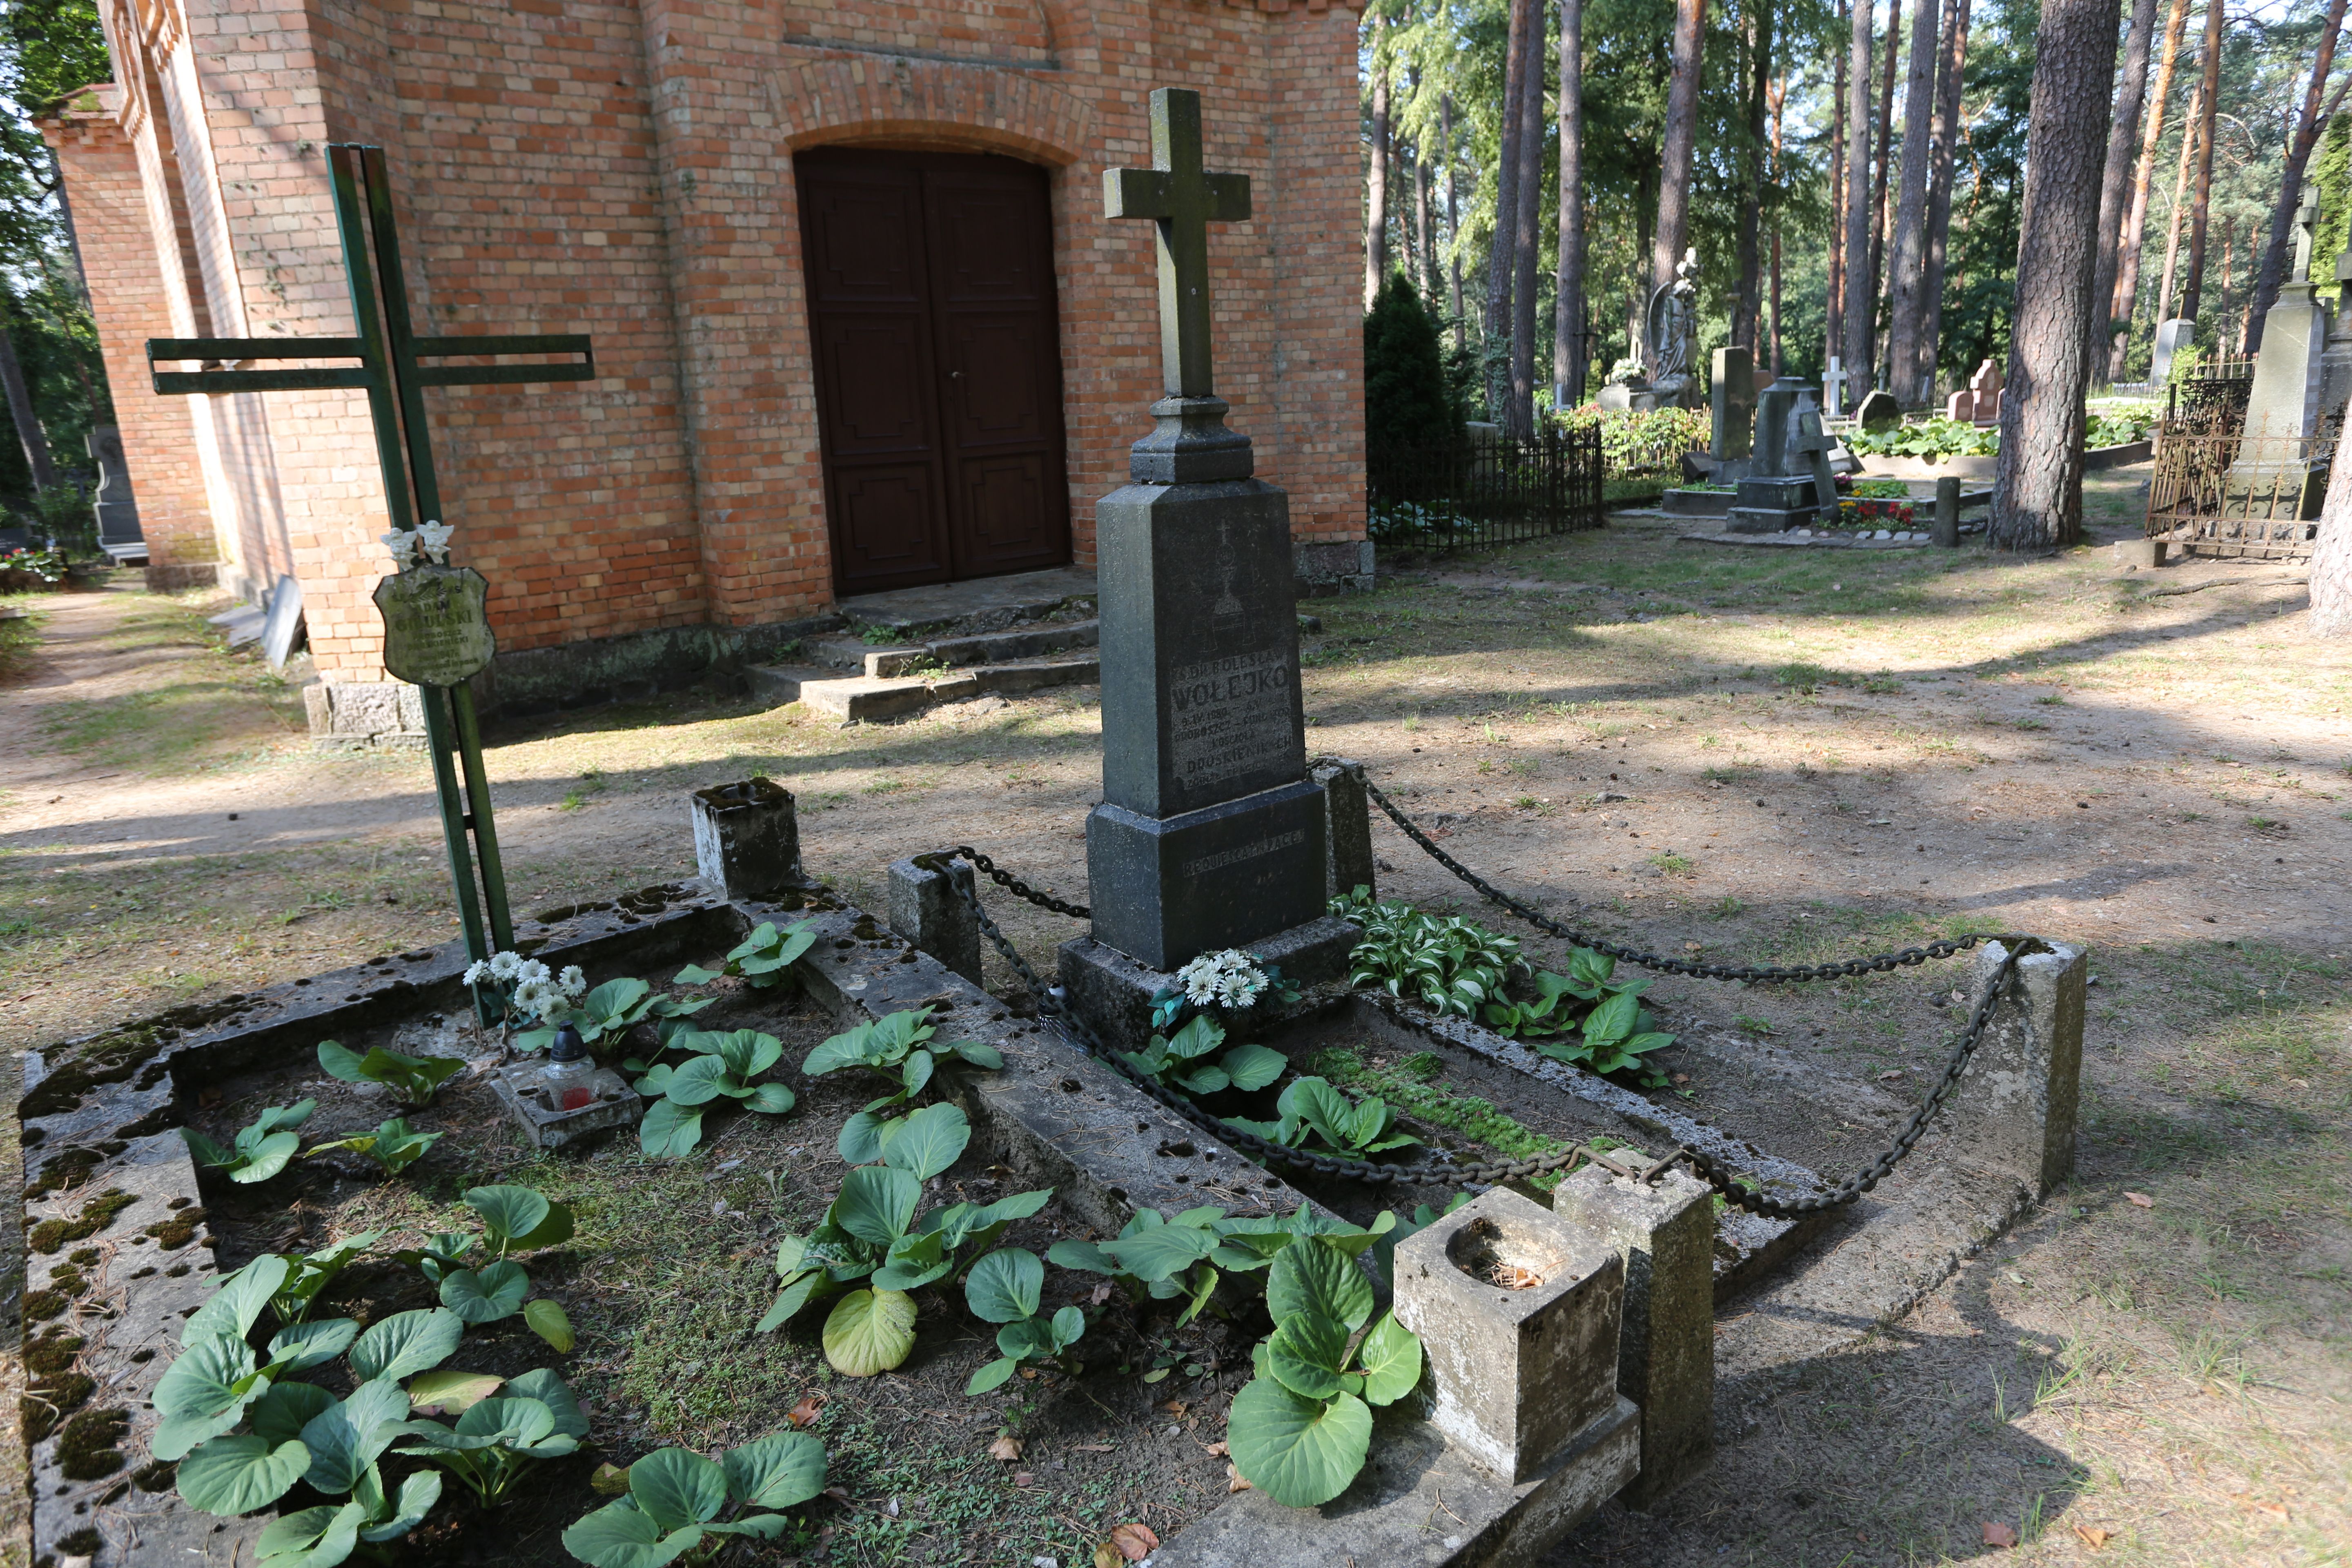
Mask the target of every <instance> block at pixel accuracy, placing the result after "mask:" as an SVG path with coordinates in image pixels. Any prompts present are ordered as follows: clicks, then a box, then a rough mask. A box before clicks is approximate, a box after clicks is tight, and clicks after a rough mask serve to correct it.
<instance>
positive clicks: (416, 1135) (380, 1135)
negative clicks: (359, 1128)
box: [302, 1116, 444, 1176]
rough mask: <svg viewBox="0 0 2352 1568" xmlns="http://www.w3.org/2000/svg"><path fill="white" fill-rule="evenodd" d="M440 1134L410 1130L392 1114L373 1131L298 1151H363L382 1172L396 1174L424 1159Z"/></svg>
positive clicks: (308, 1153)
mask: <svg viewBox="0 0 2352 1568" xmlns="http://www.w3.org/2000/svg"><path fill="white" fill-rule="evenodd" d="M443 1136H444V1134H442V1133H439V1132H414V1131H410V1130H409V1126H408V1123H407V1121H405V1120H404V1119H403V1118H401V1117H397V1116H395V1117H394V1118H393V1119H392V1120H391V1121H385V1122H381V1123H379V1124H378V1125H377V1127H376V1130H375V1131H373V1132H355V1133H353V1134H352V1136H351V1137H349V1138H338V1139H336V1140H335V1141H334V1142H331V1143H313V1144H311V1145H310V1148H308V1149H306V1150H304V1151H303V1152H302V1154H303V1158H305V1159H316V1158H317V1157H318V1156H320V1154H326V1153H331V1152H334V1151H336V1150H338V1149H349V1150H350V1151H352V1152H353V1153H355V1154H365V1155H366V1156H367V1157H368V1158H369V1159H371V1160H373V1161H374V1162H375V1163H377V1164H379V1165H382V1166H383V1173H384V1174H385V1175H387V1176H396V1175H398V1174H400V1173H401V1172H403V1171H405V1170H406V1169H408V1167H409V1166H411V1165H414V1164H415V1163H416V1162H417V1161H419V1160H422V1159H423V1158H425V1151H426V1150H428V1149H430V1148H432V1147H433V1145H434V1144H435V1143H436V1142H439V1141H440V1140H441V1138H442V1137H443Z"/></svg>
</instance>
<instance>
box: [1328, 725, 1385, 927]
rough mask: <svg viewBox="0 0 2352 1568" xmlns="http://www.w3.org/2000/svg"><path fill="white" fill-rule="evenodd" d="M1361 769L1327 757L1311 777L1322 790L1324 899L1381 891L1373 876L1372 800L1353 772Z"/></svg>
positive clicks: (1374, 865) (1341, 760) (1362, 783)
mask: <svg viewBox="0 0 2352 1568" xmlns="http://www.w3.org/2000/svg"><path fill="white" fill-rule="evenodd" d="M1360 766H1362V764H1361V763H1354V762H1350V761H1349V760H1348V759H1347V758H1345V757H1330V758H1327V759H1325V760H1324V761H1322V762H1319V763H1316V764H1315V767H1314V769H1313V772H1312V774H1311V776H1312V777H1313V778H1314V780H1315V782H1316V784H1318V785H1320V786H1321V788H1322V790H1323V798H1324V805H1323V833H1324V853H1323V892H1324V895H1325V896H1326V897H1327V898H1333V899H1339V898H1345V897H1346V896H1347V895H1348V894H1349V893H1351V892H1354V891H1355V890H1356V889H1358V888H1359V887H1363V888H1370V889H1372V890H1373V891H1374V892H1375V893H1377V892H1378V891H1379V890H1380V884H1379V882H1378V881H1377V880H1375V879H1374V877H1373V873H1374V871H1375V870H1377V869H1378V867H1377V865H1376V863H1375V862H1374V860H1373V858H1372V801H1371V796H1370V795H1366V794H1365V793H1364V781H1363V780H1362V779H1361V778H1360V777H1359V776H1358V775H1357V773H1356V771H1355V770H1356V769H1357V768H1359V767H1360Z"/></svg>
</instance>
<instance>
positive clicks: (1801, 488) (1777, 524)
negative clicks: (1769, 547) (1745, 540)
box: [1724, 474, 1821, 533]
mask: <svg viewBox="0 0 2352 1568" xmlns="http://www.w3.org/2000/svg"><path fill="white" fill-rule="evenodd" d="M1814 495H1815V486H1814V483H1813V480H1812V479H1811V477H1810V476H1806V475H1800V474H1790V475H1785V476H1782V477H1780V478H1776V479H1742V480H1740V481H1739V496H1738V500H1736V501H1735V502H1734V503H1733V505H1732V506H1731V508H1730V509H1729V510H1727V511H1726V512H1725V513H1724V520H1725V526H1726V527H1727V529H1728V530H1729V531H1731V532H1733V533H1780V532H1781V531H1785V530H1788V529H1791V528H1802V527H1804V526H1805V525H1806V524H1808V523H1810V522H1811V521H1813V519H1814V517H1815V516H1816V515H1817V514H1818V513H1819V512H1820V510H1821V508H1820V507H1818V506H1816V505H1815V504H1814V501H1813V497H1814Z"/></svg>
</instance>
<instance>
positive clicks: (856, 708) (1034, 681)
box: [744, 655, 1102, 724]
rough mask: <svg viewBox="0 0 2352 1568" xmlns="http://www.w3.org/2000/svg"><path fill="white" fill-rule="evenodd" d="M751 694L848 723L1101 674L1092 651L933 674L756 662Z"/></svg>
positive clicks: (751, 671) (1070, 683)
mask: <svg viewBox="0 0 2352 1568" xmlns="http://www.w3.org/2000/svg"><path fill="white" fill-rule="evenodd" d="M744 675H745V677H746V679H748V680H749V681H750V683H751V691H752V694H753V695H754V696H757V697H760V698H762V699H764V700H767V701H768V702H769V703H770V704H772V705H774V706H778V707H781V706H782V705H783V704H785V703H787V702H799V703H803V704H804V705H806V706H807V707H809V708H810V709H812V710H814V711H816V712H819V713H824V714H826V715H828V716H830V717H832V718H835V719H838V720H840V721H842V722H843V723H845V724H848V723H865V722H869V721H874V720H879V719H896V718H900V717H903V716H905V715H906V714H908V713H916V712H919V711H921V710H923V709H925V708H929V707H930V706H932V705H933V704H934V703H940V702H961V701H964V700H968V699H971V698H974V697H980V696H983V695H988V694H995V695H999V696H1011V695H1017V694H1019V693H1021V692H1024V691H1040V690H1043V689H1045V688H1047V687H1050V686H1080V685H1084V684H1086V683H1087V682H1089V681H1094V680H1099V679H1102V666H1101V663H1100V661H1099V660H1097V658H1094V657H1093V656H1092V655H1086V656H1082V657H1075V658H1033V659H1021V660H1017V661H1013V662H1010V663H1005V664H983V665H975V666H972V667H971V668H965V669H959V670H953V671H945V670H943V671H940V672H937V673H934V674H929V675H901V676H881V675H847V676H845V675H843V674H841V673H840V671H839V669H838V668H824V667H820V666H812V665H774V664H765V665H753V666H751V667H750V668H747V669H746V670H745V671H744Z"/></svg>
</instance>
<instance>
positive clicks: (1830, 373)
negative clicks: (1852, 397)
mask: <svg viewBox="0 0 2352 1568" xmlns="http://www.w3.org/2000/svg"><path fill="white" fill-rule="evenodd" d="M1822 416H1824V417H1826V418H1830V419H1843V418H1844V417H1845V367H1844V366H1843V365H1842V364H1840V363H1838V356H1837V355H1835V354H1832V355H1830V367H1829V369H1828V370H1826V371H1824V372H1823V373H1822Z"/></svg>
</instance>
